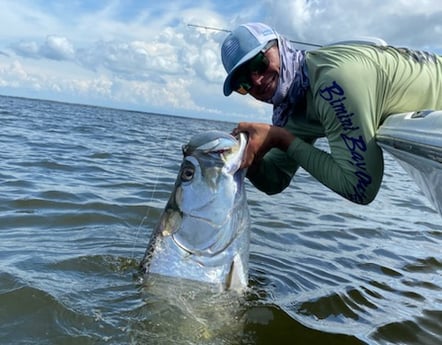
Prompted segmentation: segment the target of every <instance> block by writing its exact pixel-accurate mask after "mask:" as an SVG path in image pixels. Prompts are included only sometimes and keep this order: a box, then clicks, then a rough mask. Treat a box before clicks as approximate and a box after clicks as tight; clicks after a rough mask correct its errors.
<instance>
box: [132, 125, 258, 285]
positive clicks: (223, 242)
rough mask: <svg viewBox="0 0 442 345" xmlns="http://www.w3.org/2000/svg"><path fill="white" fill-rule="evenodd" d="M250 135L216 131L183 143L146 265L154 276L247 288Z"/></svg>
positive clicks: (145, 270) (147, 276)
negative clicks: (244, 163) (246, 165)
mask: <svg viewBox="0 0 442 345" xmlns="http://www.w3.org/2000/svg"><path fill="white" fill-rule="evenodd" d="M246 146H247V135H246V134H244V133H240V134H239V135H238V136H237V137H234V136H232V135H231V134H228V133H226V132H222V131H217V130H211V131H207V132H203V133H198V134H195V135H194V136H192V137H191V139H190V140H189V142H188V143H187V144H185V145H183V147H182V152H183V160H182V163H181V166H180V169H179V171H178V175H177V178H176V181H175V185H174V188H173V190H172V192H171V194H170V197H169V200H168V202H167V204H166V206H165V208H164V210H163V212H162V214H161V216H160V218H159V221H158V223H157V225H156V226H155V228H154V230H153V231H152V234H151V236H150V240H149V242H148V246H147V249H146V252H145V254H144V257H143V259H142V261H141V268H142V271H143V274H144V277H145V279H146V280H147V281H148V280H149V279H150V278H151V277H153V276H162V277H167V278H172V279H181V280H189V281H193V282H198V283H202V284H207V285H209V286H211V287H213V288H215V289H216V290H217V291H226V290H234V291H244V290H245V289H246V288H247V284H248V266H249V246H250V222H251V221H250V212H249V208H248V204H247V196H246V189H245V182H244V180H245V175H246V169H241V168H240V167H241V162H242V160H243V156H244V154H245V149H246Z"/></svg>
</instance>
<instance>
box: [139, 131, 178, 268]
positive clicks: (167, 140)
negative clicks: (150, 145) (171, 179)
mask: <svg viewBox="0 0 442 345" xmlns="http://www.w3.org/2000/svg"><path fill="white" fill-rule="evenodd" d="M169 137H170V131H167V136H166V139H165V140H164V142H165V144H164V145H163V146H164V147H168V146H169ZM161 152H162V153H161V156H160V164H159V167H158V169H156V172H157V173H156V177H155V181H154V184H153V189H152V192H151V195H150V198H149V201H148V202H151V201H152V200H153V198H154V195H155V193H156V191H157V186H158V183H159V179H160V171H161V168H162V167H163V166H164V160H165V156H166V153H165V152H166V150H161ZM150 210H151V207H149V206H148V208H147V211H146V215H145V216H144V217H143V218H142V219H141V222H140V224H139V225H138V228H137V232H136V234H135V241H134V245H133V247H132V259H133V260H135V243H137V239H138V236H139V234H140V231H141V230H142V226H143V224H144V222H145V221H146V220H148V219H149V217H150Z"/></svg>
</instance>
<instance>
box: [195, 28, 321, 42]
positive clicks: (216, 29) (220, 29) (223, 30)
mask: <svg viewBox="0 0 442 345" xmlns="http://www.w3.org/2000/svg"><path fill="white" fill-rule="evenodd" d="M187 26H190V27H193V28H201V29H206V30H212V31H222V32H232V30H227V29H222V28H216V27H213V26H204V25H197V24H187ZM289 41H290V42H292V43H297V44H302V45H305V46H311V47H322V46H323V44H318V43H311V42H304V41H295V40H290V39H289Z"/></svg>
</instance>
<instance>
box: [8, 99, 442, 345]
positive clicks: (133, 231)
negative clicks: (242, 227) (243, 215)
mask: <svg viewBox="0 0 442 345" xmlns="http://www.w3.org/2000/svg"><path fill="white" fill-rule="evenodd" d="M0 121H1V135H0V167H1V168H0V263H1V264H0V344H36V345H43V344H157V343H160V338H161V339H162V340H161V341H162V343H165V344H167V343H169V344H175V343H180V341H181V340H180V339H187V340H183V343H186V344H435V345H440V344H442V217H441V216H440V215H439V214H438V213H436V211H435V210H434V209H433V208H432V206H431V205H430V203H429V202H428V201H427V200H426V199H425V197H424V196H423V195H422V194H421V192H420V191H419V189H418V187H417V186H416V185H415V184H414V182H413V181H412V180H411V179H410V178H409V177H408V175H407V174H406V173H405V172H404V171H403V170H402V169H401V167H400V166H399V165H398V164H397V163H396V162H395V161H394V160H393V159H392V158H391V157H390V156H388V155H386V156H385V161H386V162H385V163H386V164H385V165H386V169H385V177H384V181H383V185H382V190H381V192H380V193H379V195H378V197H377V198H376V200H375V201H374V202H373V203H372V204H370V205H369V206H358V205H354V204H352V203H350V202H348V201H346V200H344V199H342V198H340V197H339V196H337V195H335V194H334V193H332V192H330V191H328V190H327V189H326V188H325V187H323V186H322V185H321V184H319V183H318V182H316V181H315V180H314V179H313V178H312V177H311V176H309V175H308V174H307V173H306V172H304V171H300V172H299V173H298V174H297V176H296V177H295V179H294V181H293V182H292V184H291V186H290V187H289V188H288V189H287V190H286V191H284V192H283V193H281V194H279V195H276V196H272V197H270V196H266V195H264V194H263V193H261V192H259V191H257V190H255V189H254V188H253V187H252V186H251V185H250V184H249V183H248V184H247V192H248V200H249V206H250V212H251V217H252V238H251V252H250V281H249V285H250V288H249V291H248V292H247V293H246V295H245V296H244V298H243V299H242V300H241V301H240V302H239V303H238V304H230V305H229V308H230V310H231V309H232V308H238V309H240V310H241V323H239V322H235V320H236V319H235V320H233V321H234V322H226V323H225V330H224V332H225V333H224V334H230V336H225V335H222V336H221V335H220V336H219V337H216V336H208V335H207V334H205V333H204V332H201V334H195V336H194V337H193V338H192V339H193V340H188V338H186V337H185V336H184V335H183V336H181V334H180V332H189V329H185V328H184V327H183V328H180V327H173V323H172V322H171V320H170V319H168V318H166V314H164V313H162V311H161V312H159V310H160V309H161V308H164V303H166V304H167V301H160V300H158V301H156V300H155V297H152V296H150V297H149V299H147V298H146V296H145V294H143V287H142V286H141V285H140V274H139V271H138V264H139V261H140V260H141V259H142V257H143V254H144V250H145V248H146V245H147V242H148V239H149V236H150V233H151V231H152V229H153V227H154V226H155V224H156V222H157V221H158V218H159V215H160V213H161V211H162V209H163V207H164V206H165V204H166V202H167V199H168V196H169V193H170V191H171V190H172V188H173V183H174V181H175V178H176V173H177V171H178V167H179V165H180V162H181V145H182V144H184V143H185V142H186V141H187V140H188V139H189V138H190V136H191V135H193V134H194V133H196V132H199V131H205V130H207V129H220V130H225V131H230V130H231V129H232V128H233V127H234V124H232V123H226V122H219V121H209V120H197V119H189V118H180V117H172V116H166V115H154V114H148V113H139V112H130V111H123V110H115V109H106V108H98V107H90V106H83V105H73V104H64V103H56V102H49V101H42V100H30V99H23V98H13V97H0ZM322 145H324V144H323V143H322ZM189 289H191V288H189ZM189 294H190V292H189ZM192 299H193V303H196V304H198V298H195V296H193V298H192ZM179 301H181V302H182V303H183V304H185V303H186V301H185V300H184V299H183V300H178V302H179ZM175 307H177V308H178V309H180V307H181V306H180V305H179V303H178V305H177V306H175ZM161 310H162V309H161ZM192 310H196V309H192ZM205 312H207V310H206V311H205ZM169 315H170V314H169ZM226 315H227V317H228V316H229V315H231V314H226ZM154 316H155V318H154ZM218 316H219V313H216V315H215V313H214V314H213V317H214V318H216V317H218ZM232 318H233V314H232ZM208 319H209V322H210V316H209V317H208ZM153 320H155V321H153ZM239 324H241V327H240V328H239V327H238V325H239ZM162 325H163V327H162ZM229 327H231V329H230V328H229ZM157 332H161V333H162V336H161V337H159V336H158V334H156V333H157ZM169 332H170V333H169ZM190 332H194V329H192V328H190Z"/></svg>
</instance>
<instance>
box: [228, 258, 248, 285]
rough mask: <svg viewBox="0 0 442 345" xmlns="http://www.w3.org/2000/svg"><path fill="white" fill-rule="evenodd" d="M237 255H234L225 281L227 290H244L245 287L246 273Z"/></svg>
mask: <svg viewBox="0 0 442 345" xmlns="http://www.w3.org/2000/svg"><path fill="white" fill-rule="evenodd" d="M244 270H245V268H244V265H243V263H242V261H241V258H240V257H239V255H235V257H234V258H233V261H232V264H231V265H230V271H229V274H228V275H227V279H226V289H227V290H236V291H241V290H244V289H245V288H246V286H247V279H246V272H245V271H244Z"/></svg>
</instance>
